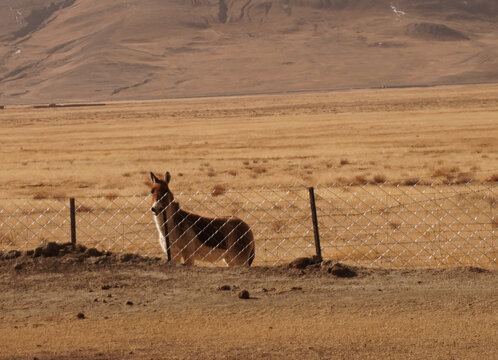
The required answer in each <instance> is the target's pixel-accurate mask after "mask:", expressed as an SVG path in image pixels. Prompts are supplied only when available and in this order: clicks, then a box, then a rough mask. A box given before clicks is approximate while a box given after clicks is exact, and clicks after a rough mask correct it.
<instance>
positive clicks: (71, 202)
mask: <svg viewBox="0 0 498 360" xmlns="http://www.w3.org/2000/svg"><path fill="white" fill-rule="evenodd" d="M69 211H70V216H71V242H72V243H73V244H76V206H75V204H74V198H70V199H69Z"/></svg>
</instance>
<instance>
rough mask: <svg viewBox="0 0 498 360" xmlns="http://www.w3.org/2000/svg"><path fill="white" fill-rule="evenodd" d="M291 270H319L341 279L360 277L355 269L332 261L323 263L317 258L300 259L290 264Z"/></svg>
mask: <svg viewBox="0 0 498 360" xmlns="http://www.w3.org/2000/svg"><path fill="white" fill-rule="evenodd" d="M289 268H290V269H301V270H311V271H312V270H319V271H320V272H322V273H326V274H331V275H334V276H337V277H341V278H351V277H355V276H358V271H357V270H356V269H354V268H353V267H350V266H347V265H344V264H341V263H338V262H335V261H332V260H327V261H322V259H320V258H319V257H317V256H312V257H300V258H297V259H296V260H294V261H292V262H291V263H290V264H289Z"/></svg>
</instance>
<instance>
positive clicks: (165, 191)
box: [150, 172, 175, 215]
mask: <svg viewBox="0 0 498 360" xmlns="http://www.w3.org/2000/svg"><path fill="white" fill-rule="evenodd" d="M150 178H151V179H152V185H151V188H150V193H151V194H152V207H151V210H152V212H153V213H154V215H159V214H160V213H161V212H163V211H164V210H165V209H166V208H167V207H168V206H169V204H171V203H172V202H173V201H174V200H175V198H174V196H173V194H172V193H171V191H170V190H169V186H168V184H169V182H170V180H171V175H170V173H169V172H166V174H165V175H164V180H161V179H159V178H158V177H157V176H156V175H155V174H154V173H153V172H151V173H150Z"/></svg>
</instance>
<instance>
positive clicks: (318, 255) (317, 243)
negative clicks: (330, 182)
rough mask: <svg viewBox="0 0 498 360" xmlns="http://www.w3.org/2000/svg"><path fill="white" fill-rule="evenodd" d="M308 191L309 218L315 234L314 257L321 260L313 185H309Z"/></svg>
mask: <svg viewBox="0 0 498 360" xmlns="http://www.w3.org/2000/svg"><path fill="white" fill-rule="evenodd" d="M308 191H309V193H310V207H311V219H312V220H313V232H314V235H315V250H316V257H317V258H318V259H319V260H322V248H321V246H320V233H319V232H318V218H317V216H316V205H315V189H314V188H313V187H309V188H308Z"/></svg>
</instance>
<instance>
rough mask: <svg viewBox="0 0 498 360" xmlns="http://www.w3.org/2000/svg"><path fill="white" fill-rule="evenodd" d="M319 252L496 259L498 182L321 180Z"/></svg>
mask: <svg viewBox="0 0 498 360" xmlns="http://www.w3.org/2000/svg"><path fill="white" fill-rule="evenodd" d="M315 193H316V194H317V196H316V197H317V199H316V202H317V208H318V209H317V212H318V217H319V229H320V234H321V238H322V241H321V245H322V254H323V257H324V258H334V259H340V260H341V261H344V262H347V263H352V264H356V265H363V266H378V267H391V268H393V267H394V268H438V267H448V266H482V267H488V268H496V267H497V264H498V260H497V259H498V238H497V234H496V230H497V227H498V224H497V217H496V202H497V191H496V187H491V188H490V187H486V186H483V185H472V184H468V185H452V186H447V185H439V186H437V185H432V186H426V185H423V186H418V185H415V186H390V185H365V186H351V187H337V188H333V187H329V188H325V187H320V188H318V189H317V190H316V191H315Z"/></svg>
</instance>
